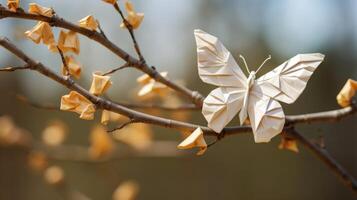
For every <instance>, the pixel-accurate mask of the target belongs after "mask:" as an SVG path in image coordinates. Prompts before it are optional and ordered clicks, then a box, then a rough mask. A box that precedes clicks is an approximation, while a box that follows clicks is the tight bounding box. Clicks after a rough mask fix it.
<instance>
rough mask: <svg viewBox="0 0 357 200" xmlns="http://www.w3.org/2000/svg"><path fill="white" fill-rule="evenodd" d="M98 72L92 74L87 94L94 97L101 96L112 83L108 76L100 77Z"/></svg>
mask: <svg viewBox="0 0 357 200" xmlns="http://www.w3.org/2000/svg"><path fill="white" fill-rule="evenodd" d="M100 74H101V73H100V72H96V73H93V74H92V76H93V79H92V85H91V87H90V89H89V92H90V93H92V94H94V95H97V96H98V95H101V94H103V93H104V92H105V91H107V90H108V89H109V87H110V86H111V85H112V82H111V81H110V80H109V79H110V76H102V75H100Z"/></svg>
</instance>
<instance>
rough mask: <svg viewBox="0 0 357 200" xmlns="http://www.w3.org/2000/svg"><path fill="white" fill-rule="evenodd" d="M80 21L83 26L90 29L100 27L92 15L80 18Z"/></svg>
mask: <svg viewBox="0 0 357 200" xmlns="http://www.w3.org/2000/svg"><path fill="white" fill-rule="evenodd" d="M78 23H79V26H80V27H83V28H86V29H89V30H93V31H94V30H96V29H97V28H98V23H97V21H96V20H95V19H94V17H93V16H92V15H88V16H87V17H85V18H83V19H81V20H79V21H78Z"/></svg>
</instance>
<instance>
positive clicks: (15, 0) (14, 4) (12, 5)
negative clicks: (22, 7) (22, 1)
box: [7, 0, 19, 12]
mask: <svg viewBox="0 0 357 200" xmlns="http://www.w3.org/2000/svg"><path fill="white" fill-rule="evenodd" d="M7 7H8V8H9V9H10V10H11V11H14V12H16V10H17V8H18V7H19V0H7Z"/></svg>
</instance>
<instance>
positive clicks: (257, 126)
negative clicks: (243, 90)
mask: <svg viewBox="0 0 357 200" xmlns="http://www.w3.org/2000/svg"><path fill="white" fill-rule="evenodd" d="M256 90H257V89H256V88H254V87H253V90H252V91H251V93H250V95H249V106H248V115H249V119H250V123H251V126H252V129H253V134H254V141H255V142H256V143H259V142H269V141H270V140H271V138H273V137H274V136H276V135H278V134H279V133H281V131H282V130H283V128H284V123H285V115H284V112H283V109H282V107H281V105H280V104H279V102H277V101H275V100H274V99H272V98H270V97H268V96H265V95H264V94H262V93H260V92H257V91H256Z"/></svg>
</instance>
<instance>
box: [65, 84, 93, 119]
mask: <svg viewBox="0 0 357 200" xmlns="http://www.w3.org/2000/svg"><path fill="white" fill-rule="evenodd" d="M60 109H61V110H66V111H71V112H76V113H78V114H80V116H79V118H81V119H85V120H92V119H93V118H94V112H95V106H94V104H92V103H91V102H90V101H89V100H88V99H86V98H85V97H84V96H82V95H81V94H79V93H78V92H76V91H71V92H70V93H69V94H67V95H64V96H62V98H61V108H60Z"/></svg>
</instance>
